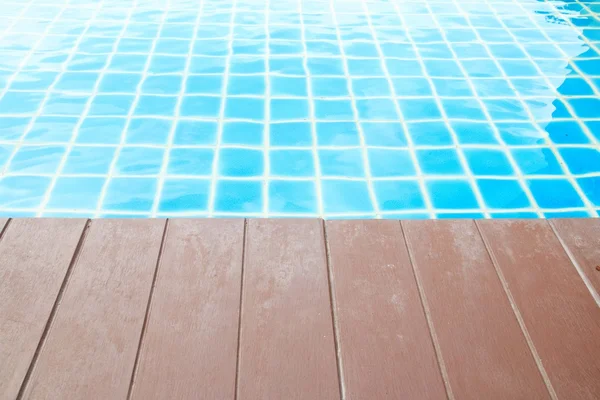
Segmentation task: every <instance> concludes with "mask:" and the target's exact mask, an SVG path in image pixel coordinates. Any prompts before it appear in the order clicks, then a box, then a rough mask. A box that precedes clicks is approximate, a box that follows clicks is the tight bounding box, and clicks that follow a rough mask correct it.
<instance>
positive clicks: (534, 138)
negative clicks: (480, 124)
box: [495, 122, 545, 146]
mask: <svg viewBox="0 0 600 400" xmlns="http://www.w3.org/2000/svg"><path fill="white" fill-rule="evenodd" d="M495 125H496V127H497V128H498V133H499V134H500V137H501V138H502V140H503V141H504V143H506V144H507V145H509V146H510V145H529V146H532V145H538V144H543V143H544V139H545V136H544V135H543V134H542V133H541V132H540V131H539V130H538V129H537V128H536V127H535V126H533V125H532V124H531V123H529V122H498V123H495Z"/></svg>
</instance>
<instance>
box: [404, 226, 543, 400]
mask: <svg viewBox="0 0 600 400" xmlns="http://www.w3.org/2000/svg"><path fill="white" fill-rule="evenodd" d="M402 225H403V226H404V232H405V235H406V241H407V243H408V247H409V249H410V252H411V255H412V259H413V265H414V268H415V273H416V274H417V276H418V277H419V282H420V283H421V285H422V289H423V294H424V297H425V299H426V302H427V306H428V310H429V313H430V316H431V320H432V325H433V329H434V330H435V333H436V337H437V341H438V343H439V347H440V352H441V356H442V359H443V362H444V365H445V367H446V370H447V374H448V382H449V384H450V387H451V390H452V393H453V395H454V396H455V397H456V398H457V399H468V398H473V399H494V398H495V399H544V398H550V394H549V392H548V389H547V388H546V386H545V384H544V380H543V378H542V375H541V374H540V371H539V370H538V368H537V366H536V363H535V359H534V358H533V355H532V353H531V351H530V349H529V348H528V345H527V341H526V339H525V336H524V335H523V332H522V331H521V328H520V327H519V323H518V321H517V319H516V317H515V314H514V313H513V310H512V308H511V305H510V302H509V299H508V297H507V296H506V294H505V292H504V289H503V288H502V283H501V282H500V280H499V278H498V275H497V274H496V271H495V269H494V265H493V264H492V261H491V259H490V257H489V255H488V253H487V250H486V248H485V245H484V243H483V241H482V239H481V236H480V235H479V231H478V230H477V226H476V225H475V223H474V222H473V221H472V220H430V221H403V222H402Z"/></svg>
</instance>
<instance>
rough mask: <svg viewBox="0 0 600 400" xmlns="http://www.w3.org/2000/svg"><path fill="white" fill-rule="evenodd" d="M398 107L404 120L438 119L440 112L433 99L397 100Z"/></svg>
mask: <svg viewBox="0 0 600 400" xmlns="http://www.w3.org/2000/svg"><path fill="white" fill-rule="evenodd" d="M398 105H399V106H400V111H401V112H402V116H403V117H404V119H405V120H407V121H410V120H425V119H440V118H441V117H442V115H441V113H440V110H439V108H438V106H437V104H436V102H435V101H434V100H433V99H399V100H398Z"/></svg>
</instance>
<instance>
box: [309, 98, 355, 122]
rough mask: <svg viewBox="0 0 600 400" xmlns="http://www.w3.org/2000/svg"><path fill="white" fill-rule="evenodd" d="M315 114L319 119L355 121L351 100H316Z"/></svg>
mask: <svg viewBox="0 0 600 400" xmlns="http://www.w3.org/2000/svg"><path fill="white" fill-rule="evenodd" d="M314 104H315V116H316V118H317V119H318V120H342V121H353V120H354V114H353V112H352V103H351V101H350V100H320V99H317V100H314Z"/></svg>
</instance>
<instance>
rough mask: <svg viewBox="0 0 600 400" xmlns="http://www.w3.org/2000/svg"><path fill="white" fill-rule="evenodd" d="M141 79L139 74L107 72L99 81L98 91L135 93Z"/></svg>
mask: <svg viewBox="0 0 600 400" xmlns="http://www.w3.org/2000/svg"><path fill="white" fill-rule="evenodd" d="M141 81H142V75H141V74H119V73H112V72H107V73H106V74H104V76H103V77H102V80H101V81H100V86H99V87H98V91H99V92H100V93H114V92H121V93H123V92H128V93H135V92H136V90H137V87H138V85H139V84H140V82H141Z"/></svg>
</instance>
